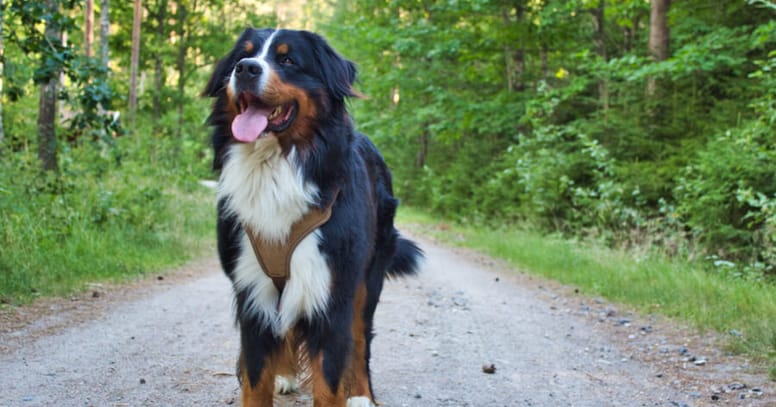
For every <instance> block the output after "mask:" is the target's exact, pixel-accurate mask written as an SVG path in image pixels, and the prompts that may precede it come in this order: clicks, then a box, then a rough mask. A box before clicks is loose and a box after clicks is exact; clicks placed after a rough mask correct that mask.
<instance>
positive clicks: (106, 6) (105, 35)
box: [100, 0, 110, 68]
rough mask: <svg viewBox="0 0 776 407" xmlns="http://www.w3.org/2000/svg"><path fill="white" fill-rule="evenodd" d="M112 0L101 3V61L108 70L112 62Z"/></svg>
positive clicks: (104, 0) (103, 0)
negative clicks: (109, 63)
mask: <svg viewBox="0 0 776 407" xmlns="http://www.w3.org/2000/svg"><path fill="white" fill-rule="evenodd" d="M109 37H110V0H101V1H100V61H102V66H104V67H105V68H108V62H109V61H110V55H109V53H110V48H109V42H108V41H109Z"/></svg>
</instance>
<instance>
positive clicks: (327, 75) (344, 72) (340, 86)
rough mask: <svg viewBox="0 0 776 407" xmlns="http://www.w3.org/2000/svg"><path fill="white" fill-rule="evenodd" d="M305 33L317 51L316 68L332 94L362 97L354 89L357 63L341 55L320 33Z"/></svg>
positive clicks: (343, 96) (335, 95) (339, 96)
mask: <svg viewBox="0 0 776 407" xmlns="http://www.w3.org/2000/svg"><path fill="white" fill-rule="evenodd" d="M304 35H305V36H306V37H307V39H308V41H310V44H311V45H312V49H313V50H314V52H315V58H316V61H315V62H316V63H315V69H316V70H317V71H318V75H319V77H320V78H322V80H323V82H324V85H326V88H327V90H328V91H329V93H330V94H331V96H333V97H334V98H335V99H338V100H342V99H345V98H346V97H361V94H360V93H358V92H357V91H356V90H355V89H353V84H354V83H355V81H356V65H355V64H354V63H353V62H351V61H348V60H347V59H345V58H343V57H342V56H340V55H339V54H338V53H337V51H334V49H333V48H332V47H331V46H330V45H329V43H328V42H326V40H325V39H323V37H321V36H320V35H318V34H315V33H311V32H308V31H304Z"/></svg>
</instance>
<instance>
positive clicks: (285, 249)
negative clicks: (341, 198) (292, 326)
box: [245, 202, 334, 307]
mask: <svg viewBox="0 0 776 407" xmlns="http://www.w3.org/2000/svg"><path fill="white" fill-rule="evenodd" d="M332 206H334V203H333V202H332V204H331V205H329V206H328V207H327V208H326V209H324V210H320V209H318V208H311V209H310V210H309V211H308V212H307V213H306V214H305V215H304V216H303V217H302V218H301V219H299V220H298V221H296V222H295V223H294V224H293V225H291V231H290V233H289V234H288V239H287V240H286V241H285V242H277V241H267V240H266V239H262V238H261V237H259V235H258V234H257V233H255V232H254V231H253V229H252V228H251V227H250V226H247V225H246V226H245V232H246V233H247V234H248V239H250V241H251V246H252V247H253V252H254V254H256V259H258V261H259V264H260V265H261V269H262V270H263V271H264V274H266V275H267V276H268V277H269V278H270V279H272V283H273V284H274V285H275V288H276V289H277V290H278V307H279V306H280V296H281V295H282V294H283V289H284V288H285V286H286V282H287V281H288V279H289V278H290V277H291V255H293V254H294V250H295V249H296V246H297V245H299V243H300V242H301V241H302V239H304V238H305V237H306V236H307V235H309V234H310V233H312V232H313V231H314V230H315V229H317V228H318V227H319V226H321V225H323V224H324V223H326V222H327V221H328V220H329V218H331V208H332Z"/></svg>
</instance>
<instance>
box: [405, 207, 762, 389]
mask: <svg viewBox="0 0 776 407" xmlns="http://www.w3.org/2000/svg"><path fill="white" fill-rule="evenodd" d="M399 221H400V222H401V223H405V224H415V225H418V226H417V227H418V228H420V231H421V232H422V233H423V234H428V235H430V236H432V237H434V238H437V239H439V240H441V241H443V242H445V243H447V244H453V245H457V246H464V247H469V248H472V249H476V250H478V251H481V252H483V253H486V254H488V255H490V256H493V257H497V258H500V259H503V260H506V261H507V262H509V263H510V264H511V265H512V266H514V267H515V268H518V269H520V270H523V271H526V272H529V273H534V274H537V275H541V276H544V277H547V278H551V279H553V280H557V281H559V282H561V283H564V284H570V285H573V286H575V287H577V288H579V289H580V290H581V291H582V292H584V293H586V294H588V295H594V296H602V297H605V298H607V299H609V300H611V301H616V302H619V303H623V304H628V305H630V306H633V307H635V308H636V309H639V310H641V311H643V312H659V313H662V314H665V315H668V316H670V317H674V318H676V319H678V320H681V321H684V322H686V323H689V324H691V325H693V326H694V327H696V328H697V329H699V330H701V331H704V330H714V331H717V332H720V333H721V334H722V335H723V336H724V337H728V338H729V341H728V342H729V343H728V345H729V348H730V349H731V350H734V351H738V352H741V353H745V354H747V355H749V356H751V357H753V358H755V359H756V360H760V361H764V362H766V363H767V364H768V365H770V366H771V367H770V368H769V370H770V372H769V373H770V375H771V378H772V379H774V380H776V286H774V285H772V284H767V283H763V282H756V281H746V280H743V279H733V278H730V277H725V276H723V275H719V274H716V273H713V272H710V271H708V270H705V269H704V268H703V267H701V266H700V265H698V264H693V263H691V262H687V261H682V260H679V259H669V258H666V257H664V256H661V255H657V254H655V255H647V256H645V255H635V254H632V253H629V252H626V251H620V250H612V249H608V248H604V247H600V246H598V245H596V244H593V243H588V242H575V241H569V240H564V239H562V238H559V237H555V236H547V235H543V234H540V233H537V232H532V231H528V230H524V229H520V228H519V227H503V228H498V229H493V228H485V227H479V226H477V227H472V226H462V225H456V224H453V223H449V222H442V221H440V220H438V219H435V218H433V217H432V216H430V215H428V214H427V213H424V212H422V211H419V210H417V209H413V208H402V209H401V210H400V212H399ZM730 332H738V333H741V334H742V335H741V336H740V337H739V336H736V335H730Z"/></svg>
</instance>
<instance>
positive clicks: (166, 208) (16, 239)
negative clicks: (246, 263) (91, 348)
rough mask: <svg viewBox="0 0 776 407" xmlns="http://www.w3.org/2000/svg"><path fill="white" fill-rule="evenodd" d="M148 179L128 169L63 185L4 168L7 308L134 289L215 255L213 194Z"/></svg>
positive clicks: (0, 232) (1, 202)
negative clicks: (103, 287)
mask: <svg viewBox="0 0 776 407" xmlns="http://www.w3.org/2000/svg"><path fill="white" fill-rule="evenodd" d="M22 166H23V165H22ZM66 171H67V170H63V172H66ZM70 171H74V172H78V171H79V170H78V169H72V168H71V169H70ZM147 172H148V170H144V169H143V168H141V167H139V166H134V165H126V166H123V167H121V168H120V169H119V170H115V169H113V170H110V171H107V172H106V173H104V174H98V175H95V174H94V173H93V171H91V170H90V171H85V172H83V173H81V174H80V176H72V174H70V176H60V177H59V178H58V179H56V177H54V178H52V177H51V176H47V175H45V174H44V175H40V174H38V173H36V172H32V174H36V175H29V174H30V172H29V171H24V170H20V171H17V169H16V168H12V167H11V166H5V167H0V175H3V179H4V180H5V181H0V304H5V305H6V306H7V305H8V304H10V305H19V304H25V303H29V302H30V301H32V300H34V299H35V298H37V297H41V296H65V295H68V294H70V293H73V292H77V291H80V290H83V289H85V288H86V287H87V285H88V284H89V283H95V282H121V281H127V280H130V279H133V278H137V277H138V276H141V275H144V274H149V273H156V272H160V271H162V270H165V269H169V268H172V267H175V266H178V265H181V264H184V263H185V262H187V261H189V260H191V259H193V258H196V257H198V256H201V255H202V254H203V253H204V252H205V249H206V248H212V247H213V244H214V238H215V233H214V230H215V225H214V223H215V216H214V215H213V213H214V212H213V211H214V209H213V208H214V202H215V198H214V196H213V192H212V191H211V190H208V189H206V188H205V187H202V186H199V185H198V184H197V183H196V180H190V181H186V180H184V179H182V178H183V177H179V176H177V175H175V174H170V173H169V172H168V175H165V174H164V173H162V172H156V173H151V174H149V173H147ZM14 180H16V181H14Z"/></svg>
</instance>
